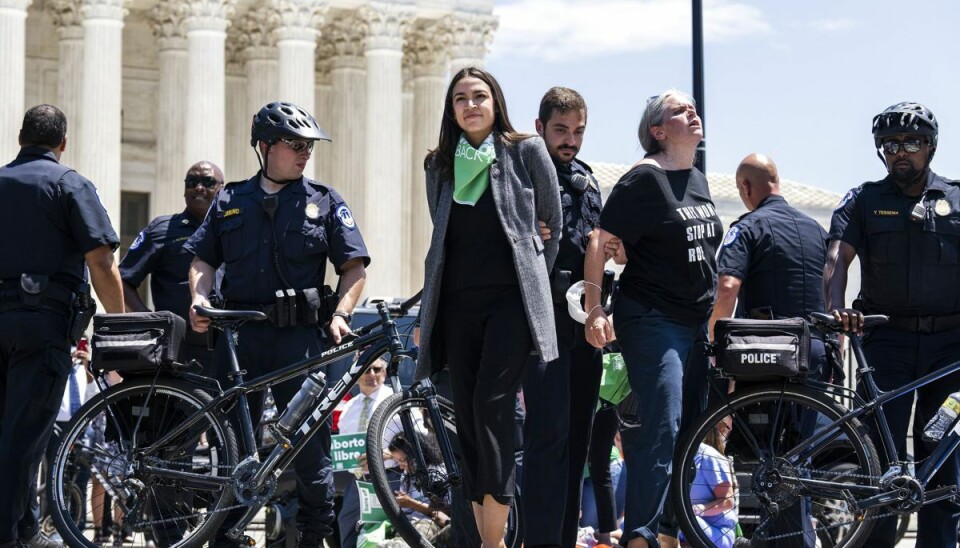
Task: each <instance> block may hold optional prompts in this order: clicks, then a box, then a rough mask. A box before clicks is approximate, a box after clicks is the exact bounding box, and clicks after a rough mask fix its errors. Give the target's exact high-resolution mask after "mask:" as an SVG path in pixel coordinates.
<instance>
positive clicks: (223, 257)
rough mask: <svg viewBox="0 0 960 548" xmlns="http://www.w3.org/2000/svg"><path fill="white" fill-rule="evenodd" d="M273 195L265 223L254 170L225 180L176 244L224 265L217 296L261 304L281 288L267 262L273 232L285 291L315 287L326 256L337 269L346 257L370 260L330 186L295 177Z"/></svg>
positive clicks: (270, 262)
mask: <svg viewBox="0 0 960 548" xmlns="http://www.w3.org/2000/svg"><path fill="white" fill-rule="evenodd" d="M275 195H276V196H277V199H278V205H277V208H276V212H275V214H274V220H273V226H272V227H271V223H270V218H269V217H268V215H267V212H266V210H265V209H264V205H263V202H264V198H265V197H266V196H267V193H265V192H264V191H263V189H261V188H260V175H259V173H258V174H257V175H255V176H254V177H252V178H250V179H249V180H247V181H240V182H235V183H230V184H228V185H227V186H226V187H224V188H223V189H222V190H221V191H220V192H219V193H218V194H217V196H216V198H215V200H214V202H213V204H212V205H211V207H210V211H208V212H207V216H206V218H205V219H204V221H203V223H202V224H201V225H200V228H198V229H197V231H196V232H195V233H194V235H193V236H192V237H191V238H190V239H189V240H187V243H186V244H184V248H185V249H187V251H189V252H191V253H194V254H195V255H196V256H197V257H199V258H200V259H201V260H203V261H204V262H206V263H208V264H209V265H210V266H212V267H214V268H218V267H219V266H220V265H223V266H224V273H223V282H222V285H221V293H222V295H223V297H224V298H225V299H227V300H228V301H232V302H238V303H251V304H269V303H272V302H273V301H274V300H275V298H276V297H275V292H276V290H278V289H285V287H284V284H283V283H282V282H281V281H280V278H279V277H278V276H277V271H276V267H275V265H274V259H273V249H274V244H273V241H274V240H273V237H274V236H273V232H274V231H275V233H276V243H277V246H278V251H279V262H280V268H281V269H282V272H283V275H284V277H285V278H286V280H287V281H288V282H289V283H290V284H291V285H292V286H293V287H292V289H307V288H312V287H321V286H322V285H323V277H324V270H325V264H326V260H327V259H328V258H329V259H330V261H331V263H332V264H333V266H334V268H335V269H336V271H337V274H340V267H341V266H343V264H344V263H346V262H347V261H349V260H351V259H356V258H360V259H363V263H364V265H365V266H366V265H368V264H370V257H369V255H368V254H367V248H366V246H365V245H364V243H363V236H361V234H360V229H359V228H358V227H357V225H356V221H354V219H353V215H352V213H351V212H350V208H349V207H347V204H346V203H345V202H344V201H343V198H341V197H340V195H339V194H337V192H336V191H335V190H333V189H332V188H330V187H328V186H326V185H324V184H321V183H318V182H315V181H313V180H310V179H307V178H303V179H301V180H300V181H296V182H292V183H289V184H287V185H284V187H283V188H282V189H281V190H280V191H279V192H277V193H276V194H275Z"/></svg>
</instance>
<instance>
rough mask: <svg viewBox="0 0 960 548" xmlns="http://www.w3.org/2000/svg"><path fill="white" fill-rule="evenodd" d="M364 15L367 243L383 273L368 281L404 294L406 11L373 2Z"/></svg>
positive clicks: (373, 288)
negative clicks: (402, 274) (404, 50)
mask: <svg viewBox="0 0 960 548" xmlns="http://www.w3.org/2000/svg"><path fill="white" fill-rule="evenodd" d="M359 11H360V16H361V17H362V18H363V20H364V21H365V22H366V24H367V39H366V42H365V49H364V56H365V57H366V58H367V134H366V139H365V143H366V147H365V148H366V154H367V163H366V164H367V165H366V170H365V177H364V181H365V184H364V194H365V195H366V197H367V199H366V200H365V202H364V239H365V241H366V243H367V247H368V248H369V249H370V255H371V257H376V260H377V263H378V264H379V268H378V269H377V270H376V271H375V272H372V273H371V274H372V275H371V276H369V277H368V280H367V283H368V285H369V287H370V292H371V293H376V294H380V295H400V294H401V293H402V290H403V288H402V287H401V277H400V276H399V275H397V274H398V273H399V272H400V271H401V270H402V265H403V250H402V242H403V239H404V236H405V232H406V231H405V230H404V224H403V219H402V216H401V215H400V207H401V205H402V199H403V169H404V165H405V162H404V158H403V75H402V59H403V34H404V31H405V30H406V26H407V24H408V21H409V17H410V15H409V11H407V10H406V8H405V7H404V6H399V5H396V4H386V3H379V2H372V3H370V4H367V5H365V6H363V7H362V8H361V9H360V10H359Z"/></svg>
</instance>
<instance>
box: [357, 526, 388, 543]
mask: <svg viewBox="0 0 960 548" xmlns="http://www.w3.org/2000/svg"><path fill="white" fill-rule="evenodd" d="M392 537H393V528H392V527H391V526H390V522H388V521H384V522H381V523H364V524H363V526H362V527H361V528H360V535H359V536H358V538H357V548H378V547H379V546H380V544H381V543H383V542H386V541H387V539H390V538H392Z"/></svg>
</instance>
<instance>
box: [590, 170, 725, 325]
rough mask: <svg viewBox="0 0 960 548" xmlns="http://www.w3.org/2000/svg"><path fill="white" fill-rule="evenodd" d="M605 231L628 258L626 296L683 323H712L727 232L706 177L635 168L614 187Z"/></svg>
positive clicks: (689, 172)
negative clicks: (619, 243)
mask: <svg viewBox="0 0 960 548" xmlns="http://www.w3.org/2000/svg"><path fill="white" fill-rule="evenodd" d="M600 226H601V227H602V228H603V229H604V230H606V231H607V232H610V233H611V234H613V235H615V236H617V237H618V238H620V239H621V240H622V241H623V244H624V249H625V250H626V252H627V266H626V268H625V269H624V271H623V273H622V274H621V275H620V291H622V292H623V294H624V295H626V296H628V297H631V298H633V299H636V300H638V301H640V302H642V303H644V304H646V305H648V306H650V307H653V308H655V309H657V310H659V311H660V312H662V313H664V314H666V315H668V316H670V317H672V318H676V319H679V320H684V321H690V322H697V323H699V322H703V321H706V320H707V318H709V316H710V310H711V309H712V307H713V297H714V290H715V287H716V283H717V263H716V259H715V257H716V250H717V246H718V245H719V244H720V239H721V233H722V231H723V226H722V225H721V223H720V218H719V217H718V216H717V211H716V209H715V208H714V206H713V201H712V200H711V198H710V189H709V188H708V187H707V178H706V177H704V176H703V174H702V173H700V171H698V170H697V169H695V168H694V169H684V170H677V171H664V170H662V169H660V168H658V167H654V166H652V165H649V164H642V165H638V166H635V167H634V168H633V169H631V170H630V171H628V172H627V173H625V174H624V175H623V177H621V178H620V181H618V182H617V184H616V186H614V187H613V191H612V192H611V193H610V196H609V198H607V202H606V204H604V206H603V213H601V215H600Z"/></svg>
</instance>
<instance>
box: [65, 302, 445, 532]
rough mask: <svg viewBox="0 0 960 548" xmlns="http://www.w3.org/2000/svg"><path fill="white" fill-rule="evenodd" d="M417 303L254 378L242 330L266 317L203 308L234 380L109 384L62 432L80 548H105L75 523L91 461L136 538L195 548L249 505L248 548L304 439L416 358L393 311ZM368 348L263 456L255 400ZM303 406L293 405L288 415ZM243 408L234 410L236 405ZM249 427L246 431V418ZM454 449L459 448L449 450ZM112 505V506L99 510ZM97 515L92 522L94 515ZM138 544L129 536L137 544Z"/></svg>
mask: <svg viewBox="0 0 960 548" xmlns="http://www.w3.org/2000/svg"><path fill="white" fill-rule="evenodd" d="M417 300H418V297H415V298H414V299H411V300H410V301H407V302H405V303H403V304H402V305H400V306H399V307H388V306H387V305H386V304H380V305H379V306H378V313H379V316H380V321H379V322H376V323H374V324H370V325H369V326H366V327H364V328H361V329H358V330H357V331H355V332H353V333H352V334H351V335H349V336H348V337H346V338H345V339H344V340H343V341H341V343H340V344H339V345H337V346H335V347H333V348H330V349H328V350H326V351H324V352H322V353H321V354H320V355H318V356H315V357H312V358H308V359H305V360H302V361H299V362H297V363H294V364H291V365H289V366H286V367H283V368H281V369H279V370H276V371H273V372H271V373H269V374H267V375H262V376H260V377H257V378H254V379H250V380H245V379H244V375H245V373H244V371H241V370H240V368H239V364H238V361H237V343H236V338H235V333H236V329H237V328H238V327H239V326H240V325H241V324H243V323H245V322H248V321H263V320H266V319H267V317H266V315H264V314H263V313H262V312H257V311H240V310H237V311H235V310H218V309H213V308H204V307H196V310H197V312H198V314H200V315H202V316H205V317H208V318H210V319H211V326H212V327H214V328H216V329H218V330H220V331H222V332H223V333H222V336H223V337H224V339H225V341H226V345H227V348H228V355H229V359H230V370H231V373H230V374H229V379H230V384H231V386H229V387H228V388H226V389H222V388H221V386H220V384H219V382H217V381H216V380H214V379H211V378H209V377H204V376H202V375H199V374H195V373H192V372H189V371H188V370H185V369H176V368H173V369H170V370H168V369H157V370H156V372H155V373H154V374H153V375H151V376H131V377H129V378H127V379H125V380H124V381H123V382H120V383H119V384H115V385H113V386H111V387H109V388H106V389H105V390H103V391H102V392H101V393H100V394H98V395H97V396H95V397H94V398H92V399H91V400H90V401H88V402H87V403H86V404H85V405H84V406H82V407H81V408H80V410H78V412H77V413H76V414H75V415H74V418H73V419H72V420H71V421H70V422H69V423H68V425H67V426H66V428H65V429H64V432H63V437H62V440H61V443H60V445H59V447H58V448H57V450H56V452H55V453H54V457H53V461H52V463H51V465H50V471H49V475H48V482H47V483H48V491H47V492H48V500H49V501H50V506H51V514H52V515H53V518H54V521H55V523H56V526H57V529H58V530H59V531H60V533H61V535H62V536H63V538H64V540H65V541H66V542H67V543H68V544H69V545H70V546H74V547H78V546H86V547H91V548H92V547H95V546H96V544H94V542H93V540H92V536H93V535H92V533H93V531H92V529H90V528H87V529H81V528H80V527H78V526H77V523H76V522H75V521H74V520H73V519H71V518H70V506H71V504H70V503H69V500H70V495H71V491H72V490H71V483H70V474H71V471H72V470H74V469H76V467H77V466H80V465H81V463H83V462H85V461H84V459H92V462H93V465H92V472H93V475H94V477H95V478H96V479H97V481H98V482H99V484H100V485H101V486H102V487H103V490H104V491H105V492H106V493H107V494H108V495H109V496H110V497H112V499H113V500H114V503H115V505H116V508H115V509H114V510H115V512H116V513H117V514H118V516H117V517H118V518H119V519H116V520H115V521H118V522H120V524H122V527H123V529H124V530H125V531H128V532H131V533H132V535H133V536H132V538H131V539H130V542H132V543H136V544H141V545H145V544H146V543H147V541H152V542H154V543H156V544H157V545H158V546H176V547H193V546H200V545H201V544H202V543H204V542H205V541H207V540H209V539H211V538H212V537H213V536H214V535H215V534H216V532H217V530H218V528H219V527H220V525H221V524H222V523H223V521H224V520H225V519H226V517H227V512H229V511H231V510H234V509H244V510H245V511H244V513H243V516H242V517H241V518H240V519H239V520H238V521H237V522H236V523H234V524H233V525H232V526H231V527H230V529H229V531H228V533H227V536H228V537H229V538H231V539H233V540H235V541H238V542H241V543H247V544H249V542H250V540H252V539H250V538H249V537H246V536H245V535H244V534H243V531H244V529H245V527H246V526H247V525H248V524H249V523H250V522H251V521H252V520H253V519H254V517H255V516H256V514H257V513H258V512H259V511H260V509H261V508H263V506H264V505H265V504H266V503H267V502H268V501H269V500H270V499H271V496H272V495H273V494H274V492H275V490H276V488H277V478H278V477H279V476H280V474H281V472H282V471H283V470H285V469H287V468H288V467H289V466H290V465H291V464H292V461H293V459H294V458H295V457H296V455H297V454H298V453H299V451H300V450H301V449H302V447H303V446H304V444H305V443H306V442H307V441H308V440H309V439H310V438H311V437H312V436H313V435H315V434H316V432H317V431H318V430H319V428H320V427H321V425H322V424H323V423H324V422H325V421H326V420H327V419H328V418H329V417H330V415H331V414H332V413H333V411H334V408H335V407H336V405H337V403H339V402H340V401H341V400H342V399H343V397H344V396H346V394H347V393H348V392H349V391H350V389H351V388H352V387H353V386H354V385H355V384H356V383H357V382H358V381H359V380H360V379H361V378H362V375H363V374H364V372H365V371H366V370H367V369H368V368H369V367H370V366H371V365H372V364H373V363H374V362H376V361H377V359H378V358H380V357H381V356H383V355H385V354H389V355H390V360H389V362H388V366H387V371H388V375H389V376H390V377H391V378H393V379H395V378H396V375H397V370H398V365H399V363H400V362H401V361H402V360H404V359H416V349H415V348H414V349H411V350H405V349H404V345H403V343H402V341H401V338H400V334H399V332H398V330H397V328H396V324H395V323H394V321H393V316H395V315H397V314H401V315H402V314H403V313H405V311H406V310H407V309H409V308H410V307H411V306H413V304H414V303H415V302H416V301H417ZM357 351H359V356H358V357H357V359H356V361H355V362H354V364H353V366H352V367H350V368H349V370H348V371H347V372H346V373H345V374H344V375H343V377H341V378H340V379H337V380H336V383H335V384H334V385H333V386H332V387H331V388H330V390H329V391H326V392H325V394H323V395H319V396H317V398H316V399H315V400H314V401H313V403H310V405H309V406H306V407H303V408H301V409H302V410H304V411H305V412H304V413H303V415H302V416H297V413H293V414H292V416H290V417H287V420H286V422H285V421H284V418H285V417H284V416H281V419H280V423H283V425H284V426H280V425H274V426H273V427H271V430H272V434H273V435H274V437H275V438H276V439H277V440H278V441H279V443H277V444H276V445H275V447H274V449H273V450H272V451H271V452H270V454H269V455H268V456H266V458H264V459H263V460H262V461H261V460H260V459H259V457H258V455H257V444H256V442H255V440H254V424H253V423H252V420H251V418H250V413H249V406H248V400H247V395H248V394H249V393H251V392H262V391H265V390H266V389H267V388H269V387H270V386H273V385H276V384H279V383H281V382H284V381H288V380H291V379H294V378H297V377H300V376H301V375H303V374H305V373H309V375H310V376H312V377H313V378H314V379H316V380H317V381H319V382H320V383H321V384H325V378H324V375H323V373H322V372H321V371H319V369H320V368H322V367H324V366H326V365H328V364H330V363H333V362H335V361H337V360H340V359H341V358H344V357H346V356H348V355H351V354H353V353H354V352H357ZM295 408H297V406H295V405H290V406H289V407H288V409H287V410H286V412H285V413H291V410H292V409H295ZM235 409H236V410H239V413H235V412H234V410H235ZM237 414H238V415H239V432H238V433H237V432H235V426H234V423H235V422H236V418H235V415H237ZM96 425H99V426H101V431H102V436H100V439H98V440H96V441H95V442H93V443H91V444H85V443H83V438H84V436H85V435H86V432H87V431H88V429H90V428H91V427H93V426H96ZM445 451H446V453H445V454H449V455H451V456H452V455H453V450H452V449H451V448H450V447H449V446H448V447H446V449H445ZM97 504H99V505H100V506H99V511H100V513H101V515H102V514H103V513H104V512H105V511H107V509H104V508H103V505H102V502H97V501H93V500H88V501H87V506H88V508H91V509H93V510H94V511H97V509H98V506H97ZM88 521H89V520H88ZM126 543H127V541H126V540H125V541H124V544H126Z"/></svg>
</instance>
